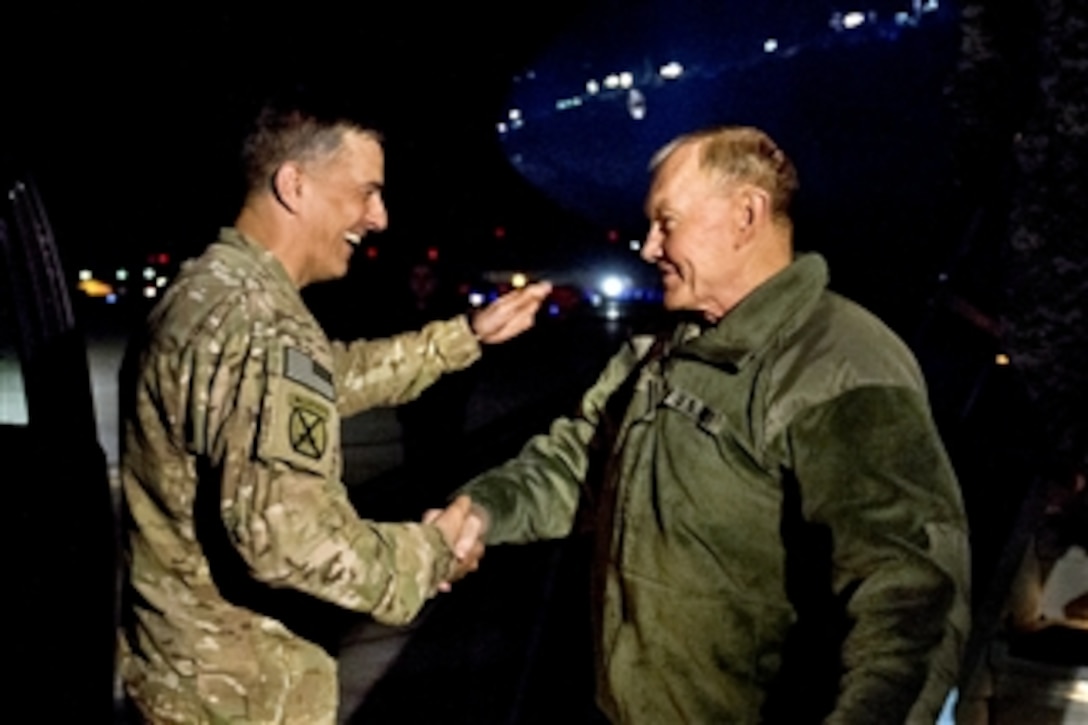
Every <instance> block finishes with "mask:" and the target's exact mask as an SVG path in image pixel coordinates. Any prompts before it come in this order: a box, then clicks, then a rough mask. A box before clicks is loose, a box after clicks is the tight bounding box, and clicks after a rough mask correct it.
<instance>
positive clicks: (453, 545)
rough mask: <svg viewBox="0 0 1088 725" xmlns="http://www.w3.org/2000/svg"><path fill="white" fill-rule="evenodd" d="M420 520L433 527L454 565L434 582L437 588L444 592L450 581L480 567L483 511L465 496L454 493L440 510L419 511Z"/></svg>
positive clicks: (484, 520) (482, 548)
mask: <svg viewBox="0 0 1088 725" xmlns="http://www.w3.org/2000/svg"><path fill="white" fill-rule="evenodd" d="M423 523H425V524H433V525H434V526H436V527H437V528H438V530H439V531H441V532H442V538H443V539H445V541H446V544H447V546H449V547H450V550H451V551H452V552H453V557H454V565H453V567H452V568H451V570H450V574H449V577H448V578H447V579H446V581H444V582H442V583H441V584H439V585H438V590H439V591H441V592H448V591H449V590H450V585H451V584H453V582H455V581H457V580H458V579H460V578H462V577H463V576H465V575H466V574H468V573H469V572H473V571H476V569H477V568H478V567H479V566H480V559H482V558H483V555H484V538H485V537H486V535H487V512H486V511H484V510H483V509H482V508H480V507H479V506H474V505H473V503H472V499H470V498H469V497H468V496H458V497H457V498H455V499H454V500H453V502H452V503H451V504H450V505H449V506H447V507H446V508H444V509H429V510H428V511H427V512H426V513H425V514H423Z"/></svg>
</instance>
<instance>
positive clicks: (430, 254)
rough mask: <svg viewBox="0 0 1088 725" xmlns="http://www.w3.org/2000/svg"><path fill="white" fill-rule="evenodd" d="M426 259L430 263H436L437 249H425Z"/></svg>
mask: <svg viewBox="0 0 1088 725" xmlns="http://www.w3.org/2000/svg"><path fill="white" fill-rule="evenodd" d="M427 259H428V260H429V261H431V262H437V261H438V247H428V248H427Z"/></svg>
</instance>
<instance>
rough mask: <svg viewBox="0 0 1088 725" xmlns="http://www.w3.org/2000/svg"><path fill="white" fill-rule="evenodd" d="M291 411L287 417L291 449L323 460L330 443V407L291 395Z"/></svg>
mask: <svg viewBox="0 0 1088 725" xmlns="http://www.w3.org/2000/svg"><path fill="white" fill-rule="evenodd" d="M290 403H291V413H290V415H289V416H288V417H287V441H288V443H290V444H291V450H293V451H294V452H295V453H298V454H300V455H303V456H306V457H307V458H312V459H314V460H315V461H317V460H321V457H322V456H324V455H325V450H326V449H327V448H328V444H329V431H328V425H327V424H328V419H329V409H328V408H327V407H326V406H324V405H321V404H320V403H316V402H315V401H312V400H309V399H307V398H304V397H302V396H300V395H292V396H290Z"/></svg>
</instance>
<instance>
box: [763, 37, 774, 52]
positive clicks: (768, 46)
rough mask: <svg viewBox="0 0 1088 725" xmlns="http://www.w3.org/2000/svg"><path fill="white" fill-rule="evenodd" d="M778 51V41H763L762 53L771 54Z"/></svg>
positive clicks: (769, 39) (772, 39)
mask: <svg viewBox="0 0 1088 725" xmlns="http://www.w3.org/2000/svg"><path fill="white" fill-rule="evenodd" d="M776 50H778V41H777V40H775V39H774V38H767V39H766V40H765V41H763V52H765V53H773V52H775V51H776Z"/></svg>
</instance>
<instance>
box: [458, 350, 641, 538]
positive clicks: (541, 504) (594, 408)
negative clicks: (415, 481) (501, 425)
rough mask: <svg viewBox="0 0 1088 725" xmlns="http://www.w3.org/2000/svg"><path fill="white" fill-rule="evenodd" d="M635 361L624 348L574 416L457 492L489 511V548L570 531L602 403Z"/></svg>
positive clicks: (552, 426)
mask: <svg viewBox="0 0 1088 725" xmlns="http://www.w3.org/2000/svg"><path fill="white" fill-rule="evenodd" d="M636 363H637V354H636V352H635V349H634V347H633V346H632V345H630V344H629V345H626V346H625V347H624V349H623V350H621V351H620V352H619V353H617V354H616V355H615V356H614V357H613V358H612V359H611V360H610V361H609V362H608V364H607V366H606V367H605V369H604V372H602V373H601V375H600V377H599V378H598V379H597V382H596V383H595V384H594V385H593V386H592V387H591V388H590V389H589V390H588V391H587V392H586V393H585V395H584V396H583V397H582V401H581V404H580V406H579V411H578V414H577V415H575V416H573V417H569V418H559V419H557V420H555V421H554V422H553V423H552V424H551V427H550V428H549V430H548V432H547V433H545V434H541V435H538V436H535V437H533V438H532V439H530V440H529V442H528V443H526V444H525V447H524V448H522V450H521V452H520V453H519V454H518V456H517V457H516V458H513V459H511V460H509V461H507V462H506V463H504V464H502V465H500V466H498V467H496V468H493V469H491V470H490V471H487V472H485V473H483V474H481V475H479V476H477V477H476V478H475V479H473V480H472V481H470V482H469V483H468V484H467V485H465V486H464V487H463V488H461V489H460V490H458V491H457V492H456V494H455V495H459V494H468V495H469V496H470V497H471V498H472V500H473V502H474V503H477V504H479V505H480V506H482V507H483V508H484V509H485V510H486V511H487V512H488V515H489V517H490V523H489V527H488V533H487V539H488V543H489V544H499V543H524V542H527V541H534V540H537V539H552V538H559V537H563V536H566V535H567V534H569V533H570V531H571V528H572V527H573V524H574V516H575V513H576V512H577V510H578V504H579V500H580V499H581V497H582V492H583V489H584V485H585V481H586V472H587V470H588V468H589V450H590V445H591V441H593V440H594V437H595V435H596V433H597V430H598V426H599V425H600V424H601V422H602V418H603V416H604V409H605V404H606V403H607V402H608V399H609V397H610V396H611V395H612V393H613V392H615V390H616V389H617V388H618V387H619V386H620V385H621V384H622V383H623V381H624V380H626V378H627V376H628V374H630V371H631V370H632V368H633V367H634V365H635V364H636Z"/></svg>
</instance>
